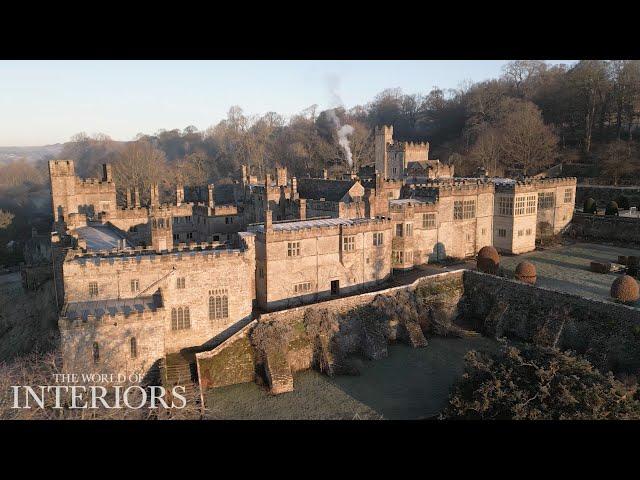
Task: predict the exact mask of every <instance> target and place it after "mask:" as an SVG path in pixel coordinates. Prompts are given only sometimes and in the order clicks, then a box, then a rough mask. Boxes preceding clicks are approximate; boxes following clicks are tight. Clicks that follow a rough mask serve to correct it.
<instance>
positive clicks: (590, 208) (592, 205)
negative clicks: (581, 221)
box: [582, 197, 598, 214]
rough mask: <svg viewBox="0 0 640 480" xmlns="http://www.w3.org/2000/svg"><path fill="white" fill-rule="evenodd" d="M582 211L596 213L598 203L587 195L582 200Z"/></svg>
mask: <svg viewBox="0 0 640 480" xmlns="http://www.w3.org/2000/svg"><path fill="white" fill-rule="evenodd" d="M582 211H583V212H584V213H591V214H593V213H596V212H597V211H598V205H597V203H596V201H595V199H593V198H591V197H589V198H587V199H586V200H585V201H584V205H583V207H582Z"/></svg>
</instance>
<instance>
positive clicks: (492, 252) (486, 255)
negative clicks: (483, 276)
mask: <svg viewBox="0 0 640 480" xmlns="http://www.w3.org/2000/svg"><path fill="white" fill-rule="evenodd" d="M476 262H477V266H478V270H480V271H481V272H484V273H492V274H494V275H495V274H496V273H498V267H499V266H500V255H498V251H497V250H496V249H495V248H494V247H492V246H485V247H482V248H481V249H480V251H479V252H478V257H477V260H476Z"/></svg>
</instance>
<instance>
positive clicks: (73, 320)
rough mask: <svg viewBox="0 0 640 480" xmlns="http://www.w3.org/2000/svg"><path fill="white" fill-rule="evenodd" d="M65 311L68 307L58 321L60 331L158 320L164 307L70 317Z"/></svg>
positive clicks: (121, 325)
mask: <svg viewBox="0 0 640 480" xmlns="http://www.w3.org/2000/svg"><path fill="white" fill-rule="evenodd" d="M67 309H68V306H67V307H66V308H65V309H64V310H63V312H62V313H61V314H60V317H59V319H58V327H59V328H61V329H73V328H86V327H87V326H89V325H94V326H100V325H112V326H114V327H118V326H120V327H126V326H129V325H131V324H135V323H141V322H149V321H153V320H156V319H160V318H162V315H164V312H165V308H164V307H159V306H154V307H153V308H152V309H150V310H146V309H145V310H144V311H137V310H134V309H131V310H128V311H126V312H123V311H117V312H111V311H109V310H105V311H104V313H103V314H100V315H96V314H95V313H96V312H94V313H89V314H87V315H86V316H83V315H75V312H74V315H73V316H70V315H69V313H68V312H67Z"/></svg>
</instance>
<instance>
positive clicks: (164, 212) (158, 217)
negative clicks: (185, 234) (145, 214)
mask: <svg viewBox="0 0 640 480" xmlns="http://www.w3.org/2000/svg"><path fill="white" fill-rule="evenodd" d="M149 224H150V229H151V246H152V247H153V249H154V250H155V251H156V252H162V251H163V250H170V249H171V247H173V217H172V215H171V210H170V209H163V208H158V209H156V208H153V209H152V210H151V214H150V216H149Z"/></svg>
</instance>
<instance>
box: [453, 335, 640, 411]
mask: <svg viewBox="0 0 640 480" xmlns="http://www.w3.org/2000/svg"><path fill="white" fill-rule="evenodd" d="M440 417H441V418H447V419H482V420H487V419H496V420H497V419H500V420H523V419H524V420H600V419H607V420H622V419H634V420H637V419H640V394H639V391H638V385H637V384H635V385H625V384H623V383H622V382H620V381H618V380H616V379H615V378H614V376H613V374H612V373H611V372H609V373H608V374H607V375H604V374H602V373H601V372H599V371H598V370H597V369H596V368H595V367H594V366H593V365H591V363H589V362H588V361H587V360H585V359H584V358H582V357H579V356H575V355H573V354H572V353H570V352H560V351H558V350H555V349H550V348H545V347H538V346H534V345H527V346H525V347H523V348H522V349H518V348H516V347H513V346H509V345H506V344H505V345H503V346H502V348H501V349H500V351H499V352H498V353H495V354H493V355H488V354H484V353H479V352H476V351H471V352H469V353H468V354H467V356H466V358H465V373H464V375H463V378H462V379H461V380H460V381H459V382H458V383H456V384H455V385H454V386H453V388H452V391H451V395H450V397H449V404H448V406H447V407H446V408H445V410H444V411H443V412H442V414H441V416H440Z"/></svg>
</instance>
